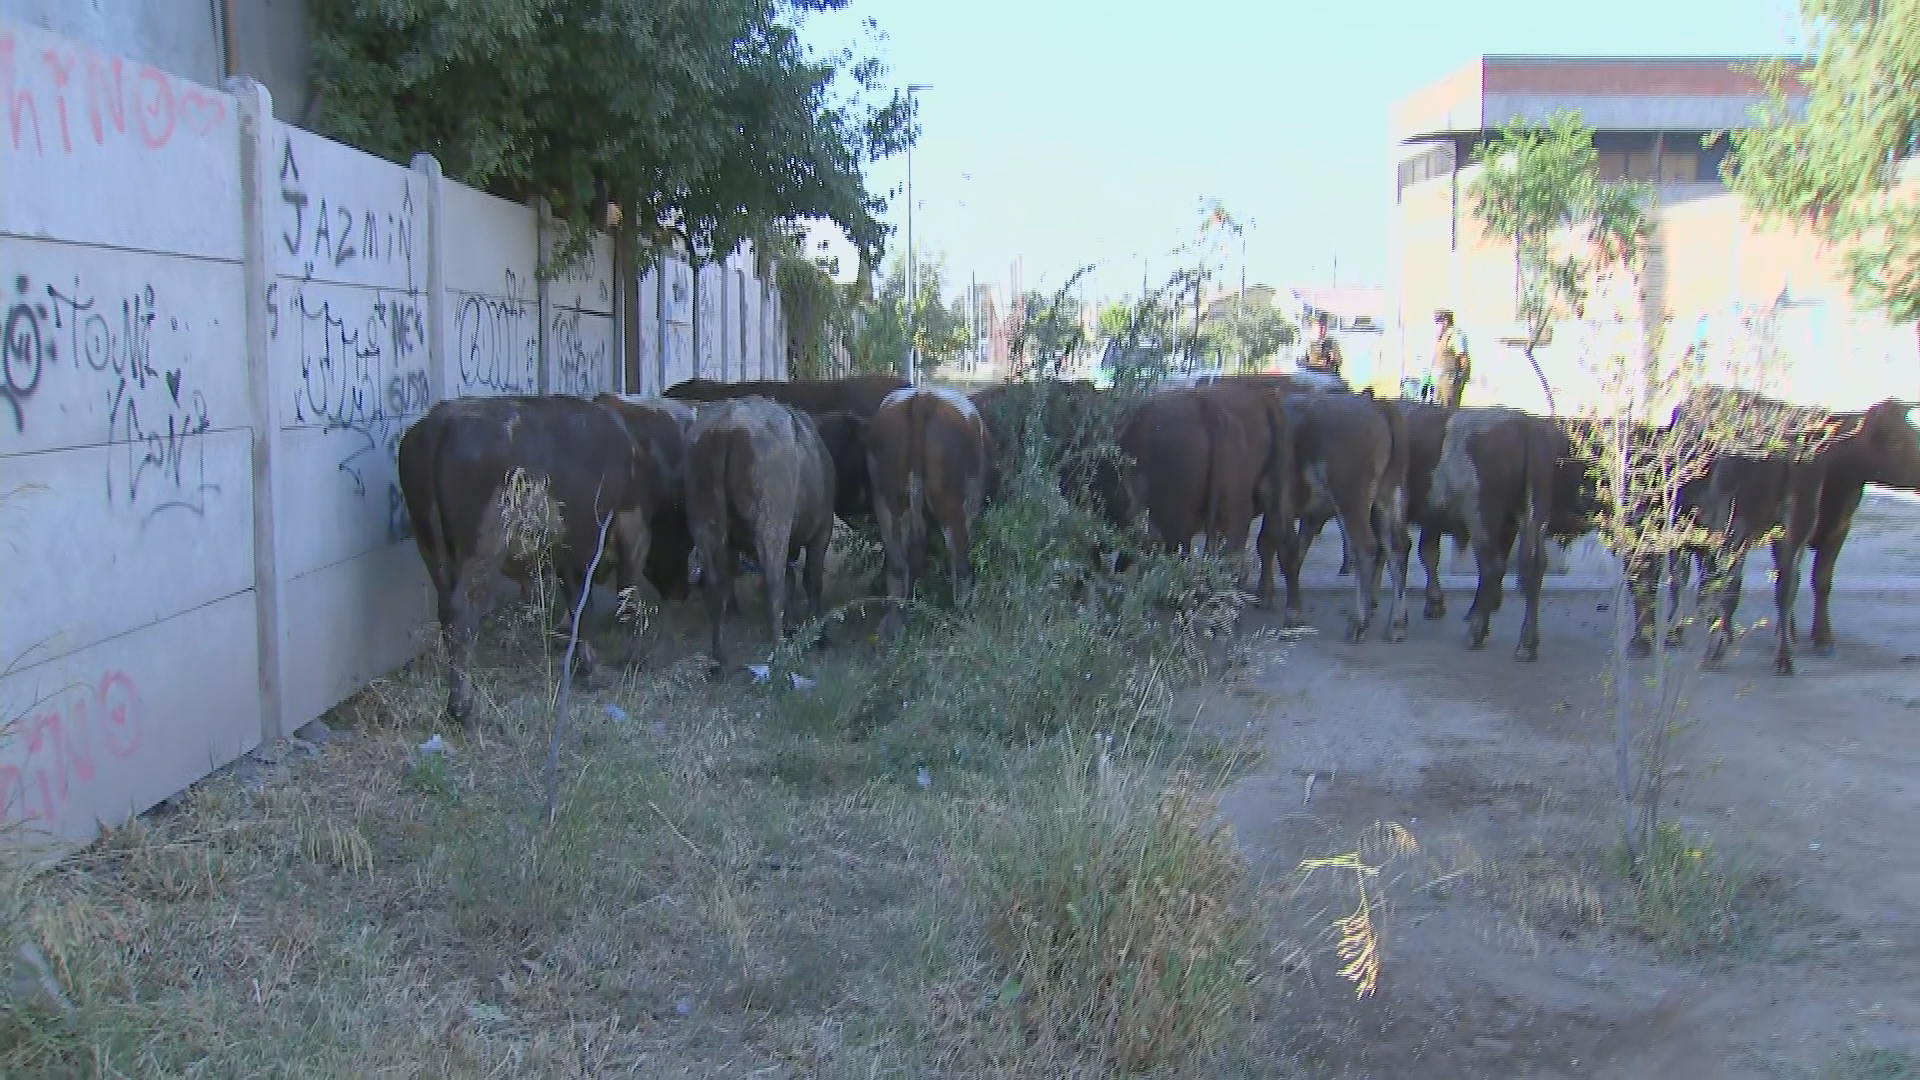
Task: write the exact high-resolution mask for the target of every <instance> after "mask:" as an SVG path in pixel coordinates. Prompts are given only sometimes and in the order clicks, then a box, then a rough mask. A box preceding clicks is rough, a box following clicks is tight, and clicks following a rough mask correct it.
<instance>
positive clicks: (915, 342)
mask: <svg viewBox="0 0 1920 1080" xmlns="http://www.w3.org/2000/svg"><path fill="white" fill-rule="evenodd" d="M931 89H933V87H931V86H929V85H927V84H926V83H908V84H907V101H908V102H909V103H911V102H912V101H913V95H914V94H916V93H918V92H919V91H921V90H931ZM914 111H915V115H916V119H917V118H918V110H917V109H916V110H914ZM918 141H919V132H917V131H916V132H914V139H913V142H909V143H907V382H909V383H911V384H914V385H919V382H920V344H919V339H918V337H917V336H916V333H915V331H916V328H917V325H918V322H919V320H918V319H917V318H916V317H915V315H916V312H917V310H918V308H919V307H920V296H919V293H917V292H916V291H915V286H916V285H917V284H918V282H917V281H916V280H915V278H916V277H917V276H918V275H917V274H916V272H915V270H916V268H915V266H914V261H915V260H914V252H913V143H914V142H918Z"/></svg>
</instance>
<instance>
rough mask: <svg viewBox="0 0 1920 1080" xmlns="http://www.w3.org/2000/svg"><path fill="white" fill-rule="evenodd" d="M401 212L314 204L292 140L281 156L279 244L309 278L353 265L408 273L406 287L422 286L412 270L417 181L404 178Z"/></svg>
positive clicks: (339, 202) (339, 201)
mask: <svg viewBox="0 0 1920 1080" xmlns="http://www.w3.org/2000/svg"><path fill="white" fill-rule="evenodd" d="M402 183H403V187H402V193H401V197H400V207H399V209H398V210H385V211H381V210H376V209H374V208H373V207H370V206H355V205H353V204H352V202H351V200H348V199H343V198H338V197H336V198H333V199H331V200H329V198H328V197H327V196H325V195H321V196H320V197H319V198H318V199H315V198H314V197H313V195H311V194H310V193H308V191H307V189H306V185H305V184H304V183H303V182H302V181H301V179H300V163H299V161H297V160H296V159H295V158H294V153H293V140H292V139H288V140H287V141H286V143H285V144H284V146H283V147H282V150H281V154H280V206H281V214H280V218H281V221H280V243H281V244H283V245H285V246H286V249H287V254H288V255H291V256H293V257H294V258H295V259H299V260H303V261H304V263H305V276H306V277H309V278H311V277H313V272H314V269H315V267H319V268H321V269H323V270H324V269H327V268H334V269H339V268H342V267H345V266H347V265H348V264H349V263H355V262H360V263H374V264H384V265H395V266H401V267H404V268H405V269H406V282H407V287H408V288H409V289H412V288H414V287H416V285H417V279H416V278H415V276H414V270H413V250H414V224H413V222H414V208H413V181H412V179H411V178H410V177H405V178H403V181H402Z"/></svg>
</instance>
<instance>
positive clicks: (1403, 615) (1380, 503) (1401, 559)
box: [1373, 488, 1412, 641]
mask: <svg viewBox="0 0 1920 1080" xmlns="http://www.w3.org/2000/svg"><path fill="white" fill-rule="evenodd" d="M1373 528H1374V533H1375V535H1376V536H1378V537H1379V542H1378V543H1377V544H1376V545H1375V547H1376V548H1378V549H1379V551H1380V552H1381V554H1382V555H1383V556H1384V563H1385V565H1386V568H1387V575H1388V577H1389V578H1390V579H1391V580H1390V581H1389V582H1388V585H1389V587H1390V588H1391V589H1392V592H1391V594H1390V596H1389V599H1388V606H1387V630H1386V639H1387V640H1388V641H1405V640H1406V639H1407V624H1408V623H1409V622H1410V621H1411V616H1410V613H1409V612H1408V610H1407V563H1408V562H1409V561H1410V560H1409V559H1408V555H1410V554H1411V553H1412V551H1411V548H1412V537H1411V536H1410V535H1409V534H1408V532H1407V513H1406V498H1405V496H1404V495H1403V494H1402V493H1401V492H1400V491H1399V490H1398V489H1397V488H1396V489H1395V490H1393V491H1391V492H1388V493H1387V494H1385V495H1383V496H1381V497H1380V498H1378V499H1376V500H1375V501H1374V504H1373ZM1374 573H1375V575H1376V576H1377V575H1378V573H1379V564H1377V563H1376V565H1375V571H1374Z"/></svg>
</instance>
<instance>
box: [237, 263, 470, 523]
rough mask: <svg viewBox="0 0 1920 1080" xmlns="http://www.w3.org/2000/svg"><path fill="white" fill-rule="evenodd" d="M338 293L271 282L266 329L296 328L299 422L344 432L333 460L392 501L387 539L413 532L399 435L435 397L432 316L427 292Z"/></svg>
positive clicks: (362, 492) (358, 488) (363, 487)
mask: <svg viewBox="0 0 1920 1080" xmlns="http://www.w3.org/2000/svg"><path fill="white" fill-rule="evenodd" d="M334 295H335V297H336V299H337V301H338V303H337V304H336V301H335V300H330V299H327V298H326V297H323V296H318V295H316V294H315V291H314V289H313V287H312V286H311V285H308V284H293V285H291V287H290V288H289V289H288V290H287V293H286V295H285V297H284V298H283V297H282V296H281V295H280V283H279V282H275V283H274V284H272V285H269V286H268V287H267V332H268V335H269V336H270V337H272V338H273V339H274V340H276V341H277V340H278V339H279V338H280V336H281V335H282V334H290V335H292V337H293V345H292V348H293V350H294V352H295V354H296V355H298V356H299V358H300V362H299V378H298V381H297V385H295V386H294V388H293V391H292V393H293V419H294V423H295V424H296V425H302V426H305V425H318V426H319V427H320V428H321V430H322V431H323V432H325V433H327V434H329V435H331V434H334V433H340V434H342V435H343V436H344V437H345V445H344V447H343V448H342V450H341V454H340V458H339V460H338V461H337V463H336V467H337V468H338V470H339V471H340V472H341V473H342V474H344V475H345V476H346V477H347V479H348V481H349V482H350V483H352V484H353V490H354V494H356V495H358V496H360V497H361V498H363V499H364V498H367V497H369V496H370V495H372V496H376V497H384V498H385V500H386V515H387V539H388V541H389V542H398V541H400V540H405V539H408V538H410V537H411V536H412V535H413V531H412V527H411V525H410V524H409V523H408V521H407V511H406V504H405V501H404V500H403V499H402V498H401V496H400V483H399V460H400V436H401V434H402V433H403V432H404V431H405V430H406V427H407V423H408V421H409V420H410V419H411V418H413V417H417V416H419V415H420V414H421V413H424V412H426V410H427V406H428V405H429V404H430V403H431V402H430V398H431V396H432V395H431V390H430V386H429V383H428V380H427V368H426V364H427V323H426V317H425V315H424V314H423V313H422V311H421V306H420V298H419V297H418V296H415V295H410V294H406V293H395V292H388V291H386V290H380V289H341V290H339V291H338V292H336V293H335V294H334Z"/></svg>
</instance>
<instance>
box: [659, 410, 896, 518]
mask: <svg viewBox="0 0 1920 1080" xmlns="http://www.w3.org/2000/svg"><path fill="white" fill-rule="evenodd" d="M906 385H908V383H907V380H905V379H903V378H901V377H899V376H898V375H853V376H849V377H847V378H844V379H820V380H814V381H797V382H780V381H776V380H756V381H753V382H737V383H728V382H715V381H713V380H711V379H688V380H687V381H685V382H682V383H676V384H675V385H674V386H672V387H670V388H669V389H668V390H667V392H666V396H667V397H670V398H673V399H675V400H677V401H688V402H715V401H726V400H729V399H732V398H743V397H760V398H766V399H767V400H769V401H778V402H781V403H782V404H786V405H792V406H794V407H795V408H798V409H801V410H804V411H805V412H806V413H807V414H808V415H809V416H811V417H812V418H813V421H814V424H815V426H816V428H817V429H818V430H819V433H820V437H821V438H822V439H823V440H825V441H826V444H827V451H828V453H830V454H832V455H833V464H834V472H835V476H836V477H837V479H838V481H839V483H838V485H837V486H836V487H835V488H834V492H835V494H834V513H836V514H838V515H839V517H840V519H841V520H842V521H846V522H849V523H851V522H854V521H862V520H865V519H867V518H869V517H871V516H873V488H872V486H871V484H870V483H869V482H868V480H867V451H866V447H865V446H864V445H863V444H862V443H861V442H860V435H861V430H862V428H863V426H864V425H863V423H862V422H863V421H869V420H872V419H873V414H874V413H875V412H878V411H879V409H880V403H881V402H882V401H884V400H886V396H887V395H888V394H891V393H893V392H894V391H895V390H898V389H900V388H901V387H903V386H906Z"/></svg>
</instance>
